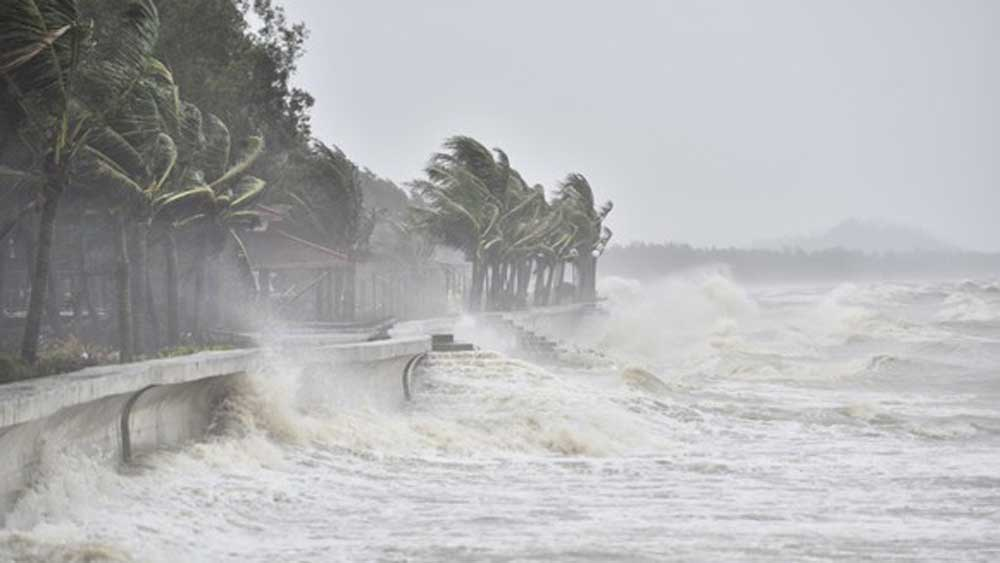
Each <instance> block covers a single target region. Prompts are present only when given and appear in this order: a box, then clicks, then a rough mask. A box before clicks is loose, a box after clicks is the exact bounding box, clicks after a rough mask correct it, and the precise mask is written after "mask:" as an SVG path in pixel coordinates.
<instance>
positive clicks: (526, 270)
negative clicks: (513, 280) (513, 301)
mask: <svg viewBox="0 0 1000 563" xmlns="http://www.w3.org/2000/svg"><path fill="white" fill-rule="evenodd" d="M531 264H532V261H531V260H523V261H522V262H521V263H520V267H519V268H518V271H517V273H518V278H517V306H518V308H521V309H523V308H525V307H527V306H528V285H530V284H531Z"/></svg>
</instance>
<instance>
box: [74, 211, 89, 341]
mask: <svg viewBox="0 0 1000 563" xmlns="http://www.w3.org/2000/svg"><path fill="white" fill-rule="evenodd" d="M77 239H78V240H77V256H76V268H77V276H78V278H77V291H76V297H75V299H74V301H75V303H76V309H77V311H78V312H79V314H80V315H81V316H82V314H83V311H86V312H87V317H88V320H89V321H90V323H89V324H93V321H94V306H93V303H92V302H91V300H90V276H89V275H88V274H87V250H88V248H87V243H88V242H89V241H88V239H87V228H86V225H85V224H84V220H83V219H81V220H80V229H79V231H78V232H77ZM77 327H78V328H79V324H78V325H77Z"/></svg>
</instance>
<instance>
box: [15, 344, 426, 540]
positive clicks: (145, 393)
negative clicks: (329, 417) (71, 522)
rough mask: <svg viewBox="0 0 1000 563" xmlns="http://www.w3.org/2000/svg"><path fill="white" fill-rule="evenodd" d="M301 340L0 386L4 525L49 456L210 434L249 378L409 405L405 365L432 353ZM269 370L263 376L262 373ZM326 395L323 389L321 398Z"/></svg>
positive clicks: (105, 453)
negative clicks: (283, 377) (278, 377)
mask: <svg viewBox="0 0 1000 563" xmlns="http://www.w3.org/2000/svg"><path fill="white" fill-rule="evenodd" d="M339 339H340V336H336V335H334V336H332V337H331V338H330V339H328V340H324V339H323V338H322V337H320V336H313V337H310V338H309V339H308V340H305V339H295V340H291V341H288V342H282V343H279V344H277V345H275V346H270V347H266V348H258V349H250V350H238V351H231V352H205V353H200V354H195V355H192V356H187V357H179V358H170V359H164V360H154V361H149V362H141V363H136V364H129V365H124V366H102V367H98V368H91V369H87V370H83V371H79V372H75V373H70V374H64V375H58V376H53V377H47V378H42V379H38V380H32V381H26V382H20V383H14V384H8V385H2V386H0V452H2V453H0V524H2V521H3V515H4V514H6V513H7V512H8V511H9V509H10V507H11V504H12V503H13V502H14V501H15V500H16V498H17V495H18V494H19V492H20V491H22V490H24V489H25V487H27V486H29V485H30V484H31V482H32V480H33V479H35V478H36V476H37V474H38V472H39V468H40V466H41V465H42V463H43V461H44V459H45V456H47V455H50V454H51V453H53V452H54V451H58V450H60V449H65V448H68V447H71V448H73V449H75V450H77V451H80V452H82V453H84V454H86V455H88V456H92V457H94V458H95V459H98V460H101V461H105V462H108V463H119V462H121V461H127V460H129V459H130V458H131V457H133V456H138V455H142V454H145V453H149V452H152V451H155V450H157V449H161V448H167V447H172V446H177V445H180V444H183V443H185V442H187V441H190V440H195V439H198V438H200V437H202V436H204V435H205V434H206V433H207V432H208V431H209V429H210V427H211V425H212V423H213V421H214V419H215V416H216V411H217V408H218V406H219V404H220V403H221V402H222V401H223V400H225V399H226V398H227V397H228V396H231V395H232V394H233V393H234V392H235V391H236V390H237V389H238V388H240V387H245V386H246V384H247V382H248V381H249V380H250V379H252V378H251V377H250V376H251V375H256V376H266V374H267V373H268V372H269V371H275V370H281V371H288V370H297V371H298V373H299V374H300V375H301V377H302V378H303V379H304V380H306V381H308V380H310V379H312V380H314V381H316V380H322V383H323V385H303V386H302V388H303V389H307V388H308V389H309V390H310V391H308V392H304V393H303V397H301V398H302V399H303V400H304V401H303V402H309V401H314V402H317V403H322V404H323V405H324V406H327V407H328V408H336V407H337V406H343V407H346V406H353V405H348V404H346V401H352V402H358V401H368V402H371V403H377V404H378V405H380V406H389V405H394V404H398V403H401V402H403V401H404V400H405V391H404V382H403V372H404V368H405V366H406V364H407V362H408V361H409V360H410V359H411V358H413V357H414V356H416V355H419V354H423V353H425V352H426V351H428V350H429V349H430V339H429V338H426V337H422V336H418V337H411V338H405V339H394V340H386V341H379V342H355V343H342V342H338V340H339ZM262 374H263V375H262ZM316 389H322V390H323V393H317V392H316V391H315V390H316Z"/></svg>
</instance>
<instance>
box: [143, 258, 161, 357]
mask: <svg viewBox="0 0 1000 563" xmlns="http://www.w3.org/2000/svg"><path fill="white" fill-rule="evenodd" d="M143 277H144V278H145V286H146V322H147V323H148V324H149V349H150V350H151V351H156V350H159V349H160V318H159V315H157V314H156V299H154V298H153V280H152V279H150V275H149V265H148V264H147V266H146V272H145V274H144V276H143Z"/></svg>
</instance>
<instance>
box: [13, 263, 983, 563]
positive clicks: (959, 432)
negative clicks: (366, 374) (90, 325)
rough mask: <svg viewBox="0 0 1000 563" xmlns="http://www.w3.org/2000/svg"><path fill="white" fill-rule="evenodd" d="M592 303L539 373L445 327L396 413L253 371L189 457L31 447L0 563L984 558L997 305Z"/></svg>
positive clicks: (611, 291) (966, 294) (943, 298)
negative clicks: (129, 460)
mask: <svg viewBox="0 0 1000 563" xmlns="http://www.w3.org/2000/svg"><path fill="white" fill-rule="evenodd" d="M601 290H602V291H601V293H602V295H605V296H607V300H606V301H605V302H604V303H603V304H602V306H601V308H600V309H601V310H600V311H598V312H595V313H594V314H592V315H588V316H586V317H584V318H582V319H581V320H580V321H579V323H577V326H575V327H574V330H573V331H572V332H571V333H561V334H560V333H556V331H554V332H553V333H551V334H546V336H547V337H549V338H551V339H552V340H553V341H554V342H558V343H559V347H558V349H557V351H556V352H557V353H555V354H553V357H551V358H549V359H547V360H546V361H542V360H540V359H537V358H532V357H528V356H524V355H520V354H518V351H517V350H516V349H505V347H504V345H503V342H501V341H500V340H501V339H498V338H497V337H496V335H491V334H488V331H487V330H486V329H485V328H484V327H483V326H481V323H480V322H479V321H478V320H477V319H475V318H465V319H461V320H460V321H458V325H457V327H456V333H457V334H458V335H460V336H461V338H463V339H464V340H466V341H470V342H474V343H476V344H478V345H479V346H480V349H479V350H478V351H475V352H460V353H448V354H442V353H437V354H431V355H430V356H429V357H428V358H427V359H426V361H425V362H424V363H423V364H422V365H421V366H420V367H419V369H418V371H417V373H416V374H415V378H414V381H413V398H412V401H410V402H408V403H406V404H403V405H399V404H394V403H388V402H386V401H383V400H380V398H379V397H375V396H352V390H351V389H350V388H349V386H338V385H337V374H336V373H331V374H329V377H328V378H324V377H311V378H309V379H308V380H305V379H302V380H300V378H298V377H295V376H292V375H290V373H292V372H294V370H291V369H288V370H283V368H282V366H283V363H284V362H291V361H292V360H293V359H285V358H274V362H273V365H272V366H271V367H270V368H269V369H268V370H266V371H265V372H263V373H261V374H258V375H256V376H254V377H252V378H250V379H249V380H248V381H247V382H246V388H245V389H240V390H239V392H238V393H236V394H235V395H234V397H233V399H232V400H231V401H229V402H228V403H227V404H226V405H224V406H223V408H220V412H219V413H218V418H219V421H218V424H217V426H218V428H217V430H216V432H215V433H214V436H213V437H212V438H211V439H209V440H207V441H204V442H201V443H197V444H193V445H189V446H187V447H184V448H183V449H180V450H177V451H165V452H161V453H158V454H156V455H154V456H150V457H146V458H144V459H141V460H139V462H138V464H137V465H136V466H135V467H130V468H128V469H127V470H125V469H122V468H114V467H106V466H103V465H99V464H97V463H96V462H92V461H90V460H88V458H87V457H85V456H82V455H77V454H76V453H74V452H73V451H72V449H71V448H69V447H68V446H67V445H65V444H47V445H46V447H47V448H48V449H49V450H51V451H47V452H46V455H45V461H44V466H43V467H41V468H40V473H41V474H42V477H41V478H39V479H38V480H37V482H36V483H35V484H34V485H33V486H32V488H31V489H30V490H29V491H28V492H26V493H25V494H24V495H23V496H22V497H21V498H20V500H19V501H18V502H17V504H16V506H15V507H14V509H13V510H12V512H10V513H9V514H7V515H6V517H5V524H4V527H3V528H2V530H0V560H4V561H17V562H28V561H68V562H69V561H72V562H76V561H143V562H145V561H151V562H173V561H204V562H219V561H234V562H235V561H240V562H243V561H260V562H265V561H298V562H320V561H340V560H345V561H607V560H625V561H670V560H679V561H690V560H702V561H720V560H740V561H826V560H849V561H859V560H879V561H882V560H893V561H910V560H921V561H945V560H947V561H996V560H998V559H1000V472H998V467H1000V284H998V283H996V282H995V281H993V280H965V281H948V282H941V281H933V282H917V281H914V282H910V283H904V282H896V283H857V284H830V285H819V284H817V285H813V286H784V287H779V286H768V287H759V286H754V287H748V286H742V285H740V284H738V283H736V282H734V281H733V280H732V279H731V278H729V277H728V276H726V275H724V274H723V273H718V272H708V273H704V274H692V275H686V276H678V277H675V278H670V279H665V280H663V281H661V282H659V283H650V284H644V285H643V284H639V283H637V282H634V281H630V280H625V279H613V278H612V279H606V280H604V282H603V287H602V288H601ZM406 329H407V327H406V326H402V327H399V330H406ZM538 330H543V329H542V328H539V329H538ZM494 344H495V345H494ZM325 386H329V387H328V388H326V389H324V387H325ZM317 397H326V398H328V399H329V400H316V399H317Z"/></svg>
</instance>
